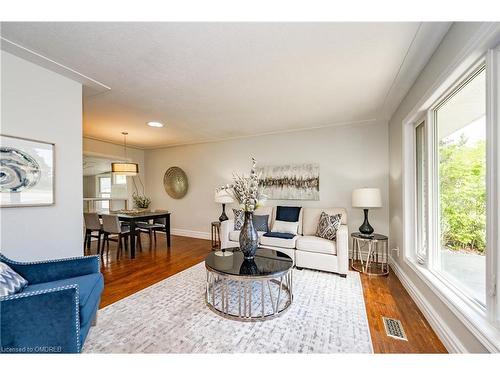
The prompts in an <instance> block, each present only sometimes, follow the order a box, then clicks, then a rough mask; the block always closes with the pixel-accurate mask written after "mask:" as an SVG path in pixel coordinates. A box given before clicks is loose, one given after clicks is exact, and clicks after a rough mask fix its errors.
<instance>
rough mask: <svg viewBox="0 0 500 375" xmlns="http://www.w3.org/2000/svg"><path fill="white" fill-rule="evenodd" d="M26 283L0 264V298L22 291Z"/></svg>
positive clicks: (4, 265) (6, 266) (3, 264)
mask: <svg viewBox="0 0 500 375" xmlns="http://www.w3.org/2000/svg"><path fill="white" fill-rule="evenodd" d="M26 285H28V282H27V281H26V279H25V278H24V277H22V276H21V275H19V274H18V273H17V272H16V271H14V270H13V269H12V268H10V267H9V266H8V265H7V264H5V263H3V262H0V297H5V296H10V295H11V294H15V293H18V292H20V291H22V290H23V289H24V288H25V287H26Z"/></svg>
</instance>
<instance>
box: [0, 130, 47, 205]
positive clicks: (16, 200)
mask: <svg viewBox="0 0 500 375" xmlns="http://www.w3.org/2000/svg"><path fill="white" fill-rule="evenodd" d="M54 147H55V146H54V144H53V143H49V142H42V141H35V140H32V139H26V138H20V137H13V136H8V135H0V207H22V206H49V205H53V204H54V203H55V194H54V178H55V176H54V175H55V170H54Z"/></svg>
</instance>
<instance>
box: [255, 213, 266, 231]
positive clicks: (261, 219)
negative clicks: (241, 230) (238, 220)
mask: <svg viewBox="0 0 500 375" xmlns="http://www.w3.org/2000/svg"><path fill="white" fill-rule="evenodd" d="M268 222H269V215H253V226H254V228H255V230H256V231H257V232H267V231H269V226H268Z"/></svg>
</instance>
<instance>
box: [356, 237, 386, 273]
mask: <svg viewBox="0 0 500 375" xmlns="http://www.w3.org/2000/svg"><path fill="white" fill-rule="evenodd" d="M351 238H352V258H351V267H352V268H353V269H354V270H356V271H358V272H361V273H364V274H367V275H371V276H386V275H388V274H389V244H388V238H387V236H384V235H383V234H378V233H374V234H373V235H372V236H371V237H370V238H367V237H366V236H364V235H362V234H361V233H359V232H356V233H351ZM365 244H366V245H368V249H366V246H363V245H365ZM380 247H382V249H380Z"/></svg>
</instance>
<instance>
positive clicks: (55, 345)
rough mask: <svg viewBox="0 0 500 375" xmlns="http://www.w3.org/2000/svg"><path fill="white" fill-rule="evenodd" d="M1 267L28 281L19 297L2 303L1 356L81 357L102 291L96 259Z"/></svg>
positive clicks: (5, 299)
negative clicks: (10, 354)
mask: <svg viewBox="0 0 500 375" xmlns="http://www.w3.org/2000/svg"><path fill="white" fill-rule="evenodd" d="M0 261H2V262H4V263H7V264H8V265H9V267H11V268H12V269H13V270H14V271H16V272H17V273H18V274H20V275H21V276H22V277H24V278H25V279H26V280H28V285H27V286H26V288H24V289H23V290H22V291H21V292H20V293H17V294H13V295H9V296H5V297H0V352H3V353H79V352H80V351H81V350H82V347H83V343H84V342H85V338H86V337H87V334H88V332H89V329H90V326H91V325H92V323H93V321H94V320H95V318H96V314H97V309H98V308H99V301H100V299H101V294H102V291H103V289H104V279H103V276H102V274H101V272H100V269H99V257H98V256H87V257H78V258H68V259H57V260H48V261H40V262H16V261H13V260H11V259H8V258H6V257H5V256H3V255H2V254H1V253H0Z"/></svg>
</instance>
